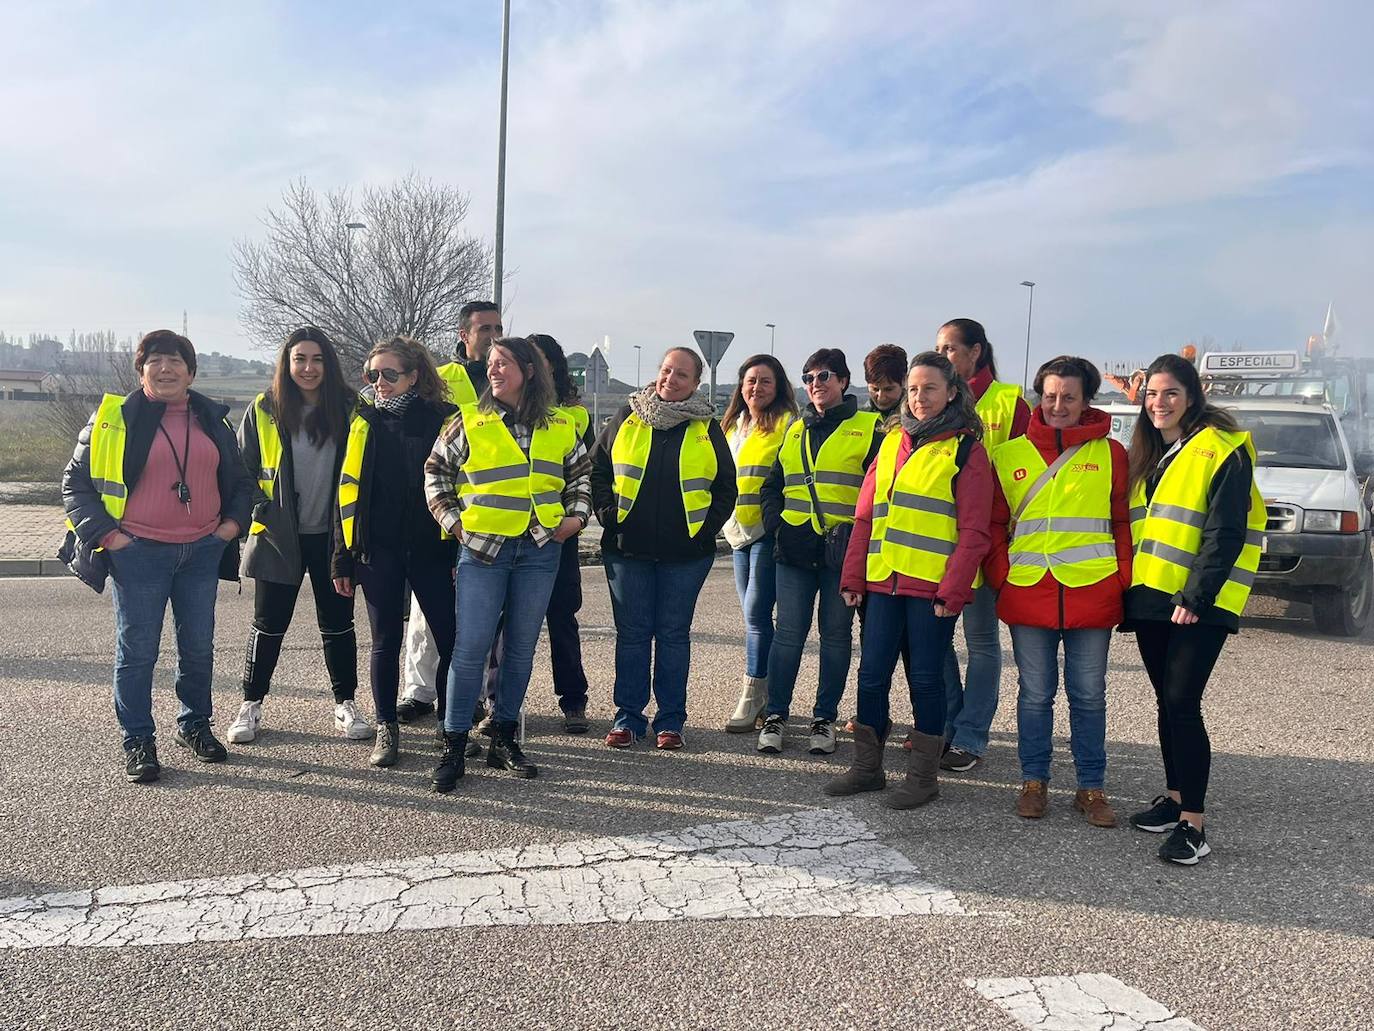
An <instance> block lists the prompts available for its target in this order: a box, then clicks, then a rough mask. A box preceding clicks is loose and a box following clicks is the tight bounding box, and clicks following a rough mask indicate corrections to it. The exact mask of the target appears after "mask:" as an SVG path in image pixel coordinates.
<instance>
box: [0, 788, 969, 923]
mask: <svg viewBox="0 0 1374 1031" xmlns="http://www.w3.org/2000/svg"><path fill="white" fill-rule="evenodd" d="M963 912H964V910H963V908H962V907H961V906H960V904H959V901H958V899H956V898H955V897H954V895H953V894H951V893H950V892H948V891H943V890H941V889H940V888H938V887H936V886H934V885H932V884H929V883H927V882H925V881H924V880H922V879H921V877H920V875H919V873H918V871H917V870H916V868H915V867H914V866H913V865H912V864H911V862H910V860H908V859H907V858H906V857H905V856H903V855H902V854H901V853H899V852H896V851H894V850H893V849H891V848H888V847H887V846H885V845H882V844H880V843H879V842H878V841H877V839H876V835H874V834H873V832H872V831H870V830H869V829H868V828H867V827H866V826H865V825H864V824H863V823H862V822H860V821H859V820H858V819H856V818H855V817H854V816H853V815H852V814H850V813H848V812H846V811H843V810H809V811H806V812H799V813H792V814H788V815H785V816H779V817H772V818H769V819H766V820H758V821H741V822H735V823H718V824H708V825H705V826H701V827H693V828H688V829H686V830H680V831H667V832H664V833H659V834H648V835H643V836H632V837H615V838H590V839H584V840H581V841H568V842H562V843H558V844H551V845H534V846H529V847H526V848H513V849H501V850H494V851H489V852H465V853H454V854H450V855H439V856H420V857H417V858H414V859H400V860H387V861H379V862H363V863H350V864H346V865H339V866H328V867H318V868H315V869H307V870H294V871H286V872H284V873H277V874H245V875H241V876H236V877H221V878H212V879H205V880H187V881H169V882H165V883H162V884H145V885H134V886H125V887H107V888H98V889H95V890H92V891H74V892H63V893H57V894H50V895H40V896H23V897H17V898H10V899H3V900H0V948H10V949H32V948H51V947H55V946H78V947H79V946H87V947H107V948H108V947H116V946H124V945H170V944H177V943H183V942H205V941H237V940H240V939H245V938H286V937H294V936H304V935H336V934H375V933H380V932H385V931H393V930H418V929H423V928H436V927H472V926H489V925H495V924H521V925H523V924H583V923H607V922H630V921H664V920H724V919H736V920H737V919H750V918H761V917H807V916H837V917H898V916H915V915H928V914H961V913H963Z"/></svg>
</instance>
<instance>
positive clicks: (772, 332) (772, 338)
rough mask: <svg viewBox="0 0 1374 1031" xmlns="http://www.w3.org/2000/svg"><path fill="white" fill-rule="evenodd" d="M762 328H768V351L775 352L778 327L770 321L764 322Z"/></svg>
mask: <svg viewBox="0 0 1374 1031" xmlns="http://www.w3.org/2000/svg"><path fill="white" fill-rule="evenodd" d="M763 328H764V329H766V330H768V353H769V354H775V353H776V347H777V342H778V327H777V326H776V325H775V324H773V323H772V322H765V323H764V324H763Z"/></svg>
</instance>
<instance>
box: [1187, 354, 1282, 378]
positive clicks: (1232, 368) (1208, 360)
mask: <svg viewBox="0 0 1374 1031" xmlns="http://www.w3.org/2000/svg"><path fill="white" fill-rule="evenodd" d="M1301 367H1302V359H1301V358H1299V357H1298V352H1297V351H1208V352H1207V353H1206V354H1204V355H1203V356H1202V371H1203V372H1212V373H1216V372H1229V373H1231V374H1232V375H1235V374H1236V373H1247V372H1252V373H1273V372H1297V371H1298V369H1300V368H1301Z"/></svg>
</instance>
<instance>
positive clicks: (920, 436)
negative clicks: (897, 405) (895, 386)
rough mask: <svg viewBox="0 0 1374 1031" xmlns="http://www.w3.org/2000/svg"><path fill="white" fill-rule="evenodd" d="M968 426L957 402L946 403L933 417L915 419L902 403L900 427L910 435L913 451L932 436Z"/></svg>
mask: <svg viewBox="0 0 1374 1031" xmlns="http://www.w3.org/2000/svg"><path fill="white" fill-rule="evenodd" d="M969 428H970V427H969V425H968V420H967V419H966V418H965V417H964V412H963V409H962V408H960V406H959V405H958V404H957V403H956V404H950V405H946V406H945V410H944V411H943V412H941V413H940V414H939V415H937V416H935V418H933V419H917V418H916V416H914V415H912V414H911V409H910V408H909V407H907V406H906V405H902V429H904V430H906V432H907V435H908V436H910V437H911V450H913V451H915V450H916V449H917V448H919V447H920V446H921V445H923V444H926V443H929V441H930V440H931V439H932V438H934V437H938V436H940V435H942V434H945V433H950V432H958V431H961V430H967V429H969Z"/></svg>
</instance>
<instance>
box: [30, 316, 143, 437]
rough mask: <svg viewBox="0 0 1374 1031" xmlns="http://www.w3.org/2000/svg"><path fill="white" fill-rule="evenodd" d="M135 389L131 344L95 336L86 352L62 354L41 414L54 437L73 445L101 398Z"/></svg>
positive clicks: (136, 383)
mask: <svg viewBox="0 0 1374 1031" xmlns="http://www.w3.org/2000/svg"><path fill="white" fill-rule="evenodd" d="M138 387H139V377H138V373H137V372H135V371H134V351H133V344H132V343H131V342H130V341H128V340H124V341H116V340H115V339H114V334H113V333H111V334H109V335H108V336H106V335H105V334H98V339H94V340H92V341H90V344H89V346H88V347H87V348H86V349H84V350H75V351H63V352H62V354H61V356H60V357H59V358H58V360H57V375H56V377H55V386H54V390H53V397H52V400H51V401H49V402H48V404H47V406H46V408H45V410H44V413H43V415H44V418H45V419H46V421H47V423H48V425H49V426H51V427H52V429H53V432H54V433H55V434H57V435H58V436H59V437H61V439H63V440H70V441H72V442H73V443H75V442H76V437H77V434H79V433H80V432H81V430H82V429H83V428H84V427H85V425H86V422H87V421H88V420H89V419H90V417H91V413H92V412H93V411H95V409H96V407H97V406H98V405H99V404H100V398H101V397H102V396H103V395H105V394H132V393H133V392H134V391H135V390H137V389H138Z"/></svg>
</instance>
